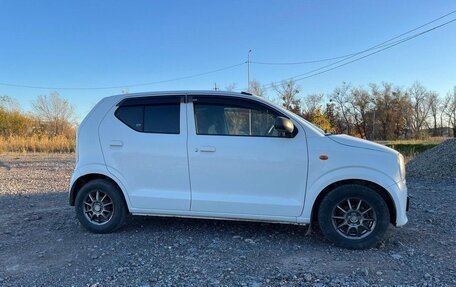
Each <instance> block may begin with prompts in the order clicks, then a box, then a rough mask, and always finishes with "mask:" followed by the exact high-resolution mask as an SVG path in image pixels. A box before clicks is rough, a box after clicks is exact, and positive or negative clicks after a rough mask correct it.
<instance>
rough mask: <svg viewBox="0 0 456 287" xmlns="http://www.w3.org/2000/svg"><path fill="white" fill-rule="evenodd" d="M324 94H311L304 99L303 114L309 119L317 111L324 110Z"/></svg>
mask: <svg viewBox="0 0 456 287" xmlns="http://www.w3.org/2000/svg"><path fill="white" fill-rule="evenodd" d="M324 96H325V95H324V94H311V95H307V96H306V97H305V98H304V99H303V105H302V112H303V114H306V115H308V116H309V117H311V116H313V115H314V114H315V113H316V111H317V110H320V111H321V110H322V105H323V104H322V103H323V98H324Z"/></svg>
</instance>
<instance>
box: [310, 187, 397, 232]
mask: <svg viewBox="0 0 456 287" xmlns="http://www.w3.org/2000/svg"><path fill="white" fill-rule="evenodd" d="M347 184H357V185H362V186H367V187H369V188H371V189H372V190H374V191H375V192H377V193H378V194H379V195H380V196H381V197H382V198H383V200H385V202H386V205H387V206H388V211H389V215H390V222H391V223H392V224H394V225H395V224H396V217H397V214H396V205H395V203H394V199H393V198H392V197H391V195H390V193H389V192H388V191H387V190H386V189H385V188H384V187H382V186H381V185H379V184H377V183H375V182H372V181H369V180H363V179H344V180H340V181H337V182H333V183H331V184H329V185H328V186H326V187H325V188H324V189H323V190H322V191H321V192H320V193H319V194H318V196H317V198H316V199H315V201H314V204H313V206H312V211H311V218H310V220H311V223H312V224H313V223H317V224H318V210H319V208H320V204H321V202H322V201H323V198H324V197H325V196H326V195H327V194H328V193H330V192H331V191H333V190H334V189H335V188H336V187H339V186H342V185H347Z"/></svg>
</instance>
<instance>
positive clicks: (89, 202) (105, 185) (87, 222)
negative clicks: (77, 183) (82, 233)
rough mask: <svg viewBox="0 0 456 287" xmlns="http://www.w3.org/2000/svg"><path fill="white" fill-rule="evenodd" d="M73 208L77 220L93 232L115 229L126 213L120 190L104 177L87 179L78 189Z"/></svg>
mask: <svg viewBox="0 0 456 287" xmlns="http://www.w3.org/2000/svg"><path fill="white" fill-rule="evenodd" d="M75 209H76V216H77V218H78V220H79V222H81V224H82V226H84V227H85V228H86V229H87V230H89V231H91V232H93V233H109V232H113V231H115V230H117V229H118V228H120V227H121V226H122V225H123V224H124V222H125V218H126V216H127V213H128V211H127V205H126V203H125V200H124V197H123V194H122V191H121V190H120V189H119V188H118V187H117V186H116V185H114V184H113V183H111V182H109V181H107V180H104V179H95V180H92V181H89V182H88V183H86V184H85V185H84V186H83V187H82V188H81V189H80V190H79V192H78V194H77V195H76V201H75Z"/></svg>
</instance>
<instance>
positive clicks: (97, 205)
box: [93, 203, 101, 212]
mask: <svg viewBox="0 0 456 287" xmlns="http://www.w3.org/2000/svg"><path fill="white" fill-rule="evenodd" d="M93 210H94V211H95V212H100V211H101V204H100V203H95V204H94V205H93Z"/></svg>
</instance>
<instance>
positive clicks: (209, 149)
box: [200, 146, 215, 152]
mask: <svg viewBox="0 0 456 287" xmlns="http://www.w3.org/2000/svg"><path fill="white" fill-rule="evenodd" d="M200 152H215V146H202V147H201V148H200Z"/></svg>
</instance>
